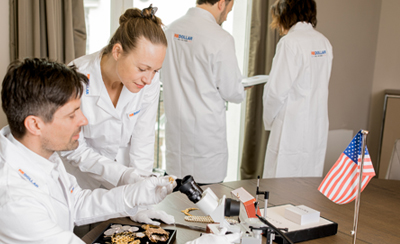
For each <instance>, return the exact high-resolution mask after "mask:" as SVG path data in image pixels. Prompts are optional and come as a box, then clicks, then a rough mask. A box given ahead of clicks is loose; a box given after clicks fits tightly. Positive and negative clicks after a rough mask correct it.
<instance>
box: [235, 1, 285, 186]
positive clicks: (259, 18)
mask: <svg viewBox="0 0 400 244" xmlns="http://www.w3.org/2000/svg"><path fill="white" fill-rule="evenodd" d="M274 2H275V0H253V9H252V19H251V33H250V55H249V73H248V76H249V77H250V76H254V75H262V74H269V71H270V69H271V64H272V59H273V57H274V55H275V48H276V44H277V43H278V41H279V34H278V32H277V31H272V30H271V29H270V28H269V24H270V23H271V16H270V6H271V5H272V4H273V3H274ZM263 91H264V85H258V86H255V87H253V88H252V89H250V90H248V91H247V98H246V99H247V107H246V121H245V134H244V135H245V136H244V143H243V154H242V161H241V166H240V178H241V179H254V178H257V176H258V175H259V176H260V177H262V173H263V169H264V158H265V152H266V148H267V142H268V136H269V131H265V129H264V124H263V119H262V113H263V104H262V95H263Z"/></svg>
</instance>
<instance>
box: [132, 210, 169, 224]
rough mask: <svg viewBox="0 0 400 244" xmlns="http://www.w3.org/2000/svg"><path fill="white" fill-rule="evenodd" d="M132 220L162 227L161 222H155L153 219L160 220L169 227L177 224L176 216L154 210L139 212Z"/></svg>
mask: <svg viewBox="0 0 400 244" xmlns="http://www.w3.org/2000/svg"><path fill="white" fill-rule="evenodd" d="M130 218H131V220H132V221H134V222H137V223H142V224H151V225H160V222H157V221H154V220H152V219H159V220H161V221H163V222H164V223H166V224H169V225H170V224H173V223H175V218H174V216H172V215H169V214H167V213H166V212H164V211H162V210H154V209H144V210H139V212H137V214H135V215H134V216H131V217H130Z"/></svg>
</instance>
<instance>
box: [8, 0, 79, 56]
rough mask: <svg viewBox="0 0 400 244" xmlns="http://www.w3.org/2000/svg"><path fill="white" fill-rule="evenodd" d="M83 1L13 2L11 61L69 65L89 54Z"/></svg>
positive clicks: (12, 0) (11, 6)
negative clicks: (44, 60)
mask: <svg viewBox="0 0 400 244" xmlns="http://www.w3.org/2000/svg"><path fill="white" fill-rule="evenodd" d="M85 50H86V27H85V10H84V7H83V0H10V58H11V61H13V60H16V59H23V58H26V57H37V58H49V59H50V60H52V61H58V62H62V63H69V62H70V61H72V60H73V59H75V58H77V57H80V56H82V55H85V52H86V51H85Z"/></svg>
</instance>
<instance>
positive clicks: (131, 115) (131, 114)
mask: <svg viewBox="0 0 400 244" xmlns="http://www.w3.org/2000/svg"><path fill="white" fill-rule="evenodd" d="M139 112H140V110H138V111H136V112H134V113H130V114H128V116H129V117H133V116H135V115H136V114H138V113H139Z"/></svg>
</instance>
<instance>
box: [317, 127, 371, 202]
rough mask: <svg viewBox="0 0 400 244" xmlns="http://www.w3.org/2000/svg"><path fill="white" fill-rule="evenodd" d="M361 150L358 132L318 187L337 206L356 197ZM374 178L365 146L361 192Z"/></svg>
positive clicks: (360, 137)
mask: <svg viewBox="0 0 400 244" xmlns="http://www.w3.org/2000/svg"><path fill="white" fill-rule="evenodd" d="M361 148H362V133H361V130H360V131H359V132H358V133H357V135H356V136H355V137H354V138H353V140H352V141H351V142H350V144H349V145H348V146H347V148H346V149H345V150H344V152H343V153H342V155H340V157H339V159H338V160H337V161H336V163H335V164H334V165H333V167H332V168H331V170H330V171H329V172H328V174H327V175H326V176H325V178H324V180H323V181H322V183H321V185H320V186H319V187H318V190H319V191H320V192H321V193H322V194H324V195H325V196H326V197H327V198H329V199H330V200H332V201H333V202H335V203H337V204H345V203H349V202H351V201H353V200H354V199H355V198H356V196H357V192H358V181H359V177H360V168H361V166H360V165H361ZM374 176H375V171H374V167H373V165H372V162H371V158H370V156H369V153H368V149H367V147H366V146H365V155H364V168H363V176H362V185H361V191H363V190H364V188H365V187H366V186H367V184H368V182H369V181H370V180H371V179H372V177H374Z"/></svg>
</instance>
